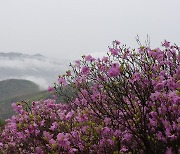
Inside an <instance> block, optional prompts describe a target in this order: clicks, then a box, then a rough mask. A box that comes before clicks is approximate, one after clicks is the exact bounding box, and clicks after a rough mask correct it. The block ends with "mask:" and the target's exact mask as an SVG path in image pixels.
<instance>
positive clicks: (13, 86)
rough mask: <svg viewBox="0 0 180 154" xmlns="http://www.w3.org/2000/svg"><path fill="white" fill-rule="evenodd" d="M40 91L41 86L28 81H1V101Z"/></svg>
mask: <svg viewBox="0 0 180 154" xmlns="http://www.w3.org/2000/svg"><path fill="white" fill-rule="evenodd" d="M38 91H40V89H39V86H38V85H36V84H35V83H33V82H31V81H28V80H19V79H10V80H4V81H0V101H2V100H7V99H10V98H13V97H18V96H23V95H27V94H31V93H35V92H38Z"/></svg>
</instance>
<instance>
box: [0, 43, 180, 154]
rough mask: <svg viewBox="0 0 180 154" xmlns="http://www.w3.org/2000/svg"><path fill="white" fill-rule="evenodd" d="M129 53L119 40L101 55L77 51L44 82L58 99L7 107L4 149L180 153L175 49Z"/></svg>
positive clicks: (179, 60)
mask: <svg viewBox="0 0 180 154" xmlns="http://www.w3.org/2000/svg"><path fill="white" fill-rule="evenodd" d="M162 46H163V48H164V49H163V50H162V49H160V48H156V49H151V48H150V47H146V46H140V48H139V49H138V50H137V51H136V50H130V49H129V48H126V47H125V46H121V44H120V42H119V41H114V42H113V47H112V48H111V47H110V48H109V50H110V52H109V53H108V55H107V56H106V57H103V58H101V59H100V58H98V59H95V58H93V57H92V56H90V55H88V56H83V57H82V60H79V61H76V62H75V64H74V65H72V64H71V65H70V66H71V67H72V70H71V71H67V72H66V74H65V75H62V76H59V78H58V83H57V84H55V86H54V87H49V88H48V90H49V91H50V92H54V93H55V95H56V96H57V97H61V99H62V102H61V103H60V104H58V102H57V103H56V101H55V100H45V101H39V102H33V103H32V106H31V107H30V108H27V106H26V105H24V104H18V103H16V104H13V108H14V110H15V111H16V112H17V113H18V115H17V116H13V117H12V119H8V120H7V121H6V122H7V124H6V126H5V129H4V130H3V132H2V133H1V135H0V151H2V152H4V153H13V152H15V153H39V154H41V153H42V154H43V153H70V154H71V153H99V154H102V153H108V154H109V153H113V154H118V153H151V154H153V153H167V154H170V153H178V152H180V149H179V147H180V142H179V140H180V107H179V105H180V48H179V47H178V46H177V45H171V44H170V43H169V42H167V41H165V42H164V43H162Z"/></svg>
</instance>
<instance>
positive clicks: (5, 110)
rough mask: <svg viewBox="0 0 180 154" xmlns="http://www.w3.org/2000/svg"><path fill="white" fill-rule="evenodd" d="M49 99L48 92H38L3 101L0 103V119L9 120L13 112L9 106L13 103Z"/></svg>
mask: <svg viewBox="0 0 180 154" xmlns="http://www.w3.org/2000/svg"><path fill="white" fill-rule="evenodd" d="M51 97H52V96H51V94H50V93H49V92H48V91H40V92H36V93H32V94H28V95H23V96H19V97H13V98H10V99H7V100H3V101H1V102H0V106H1V107H0V117H2V119H7V118H10V117H11V116H12V115H13V114H14V111H13V110H12V107H11V104H12V103H13V102H20V101H22V100H26V101H30V102H31V101H38V100H43V99H47V98H51Z"/></svg>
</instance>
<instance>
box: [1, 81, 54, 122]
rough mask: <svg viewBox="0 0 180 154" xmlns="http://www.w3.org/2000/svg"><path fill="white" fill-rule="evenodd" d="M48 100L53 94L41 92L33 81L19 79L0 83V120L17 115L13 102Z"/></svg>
mask: <svg viewBox="0 0 180 154" xmlns="http://www.w3.org/2000/svg"><path fill="white" fill-rule="evenodd" d="M47 98H51V94H50V93H49V92H48V91H40V89H39V86H38V85H36V84H35V83H33V82H31V81H28V80H17V79H11V80H4V81H0V118H2V119H7V118H10V117H11V116H12V115H13V114H15V113H14V111H13V110H12V107H11V104H12V103H13V102H19V101H22V100H26V101H27V100H29V101H38V100H41V99H42V100H43V99H47ZM0 124H1V122H0Z"/></svg>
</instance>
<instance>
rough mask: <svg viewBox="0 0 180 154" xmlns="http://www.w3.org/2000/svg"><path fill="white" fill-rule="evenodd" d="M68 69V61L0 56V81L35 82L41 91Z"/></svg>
mask: <svg viewBox="0 0 180 154" xmlns="http://www.w3.org/2000/svg"><path fill="white" fill-rule="evenodd" d="M67 69H68V61H66V60H60V61H57V60H53V59H48V58H46V57H40V58H39V57H38V58H37V57H32V56H29V57H28V56H27V55H26V56H23V55H21V56H19V57H14V58H12V57H10V56H8V55H7V56H6V57H2V56H0V80H5V79H12V78H14V79H26V80H30V81H33V82H35V83H36V84H38V85H39V86H40V87H41V88H42V89H47V87H48V85H52V84H53V83H54V82H55V81H56V80H57V78H58V75H61V74H63V73H64V72H65V71H66V70H67Z"/></svg>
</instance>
